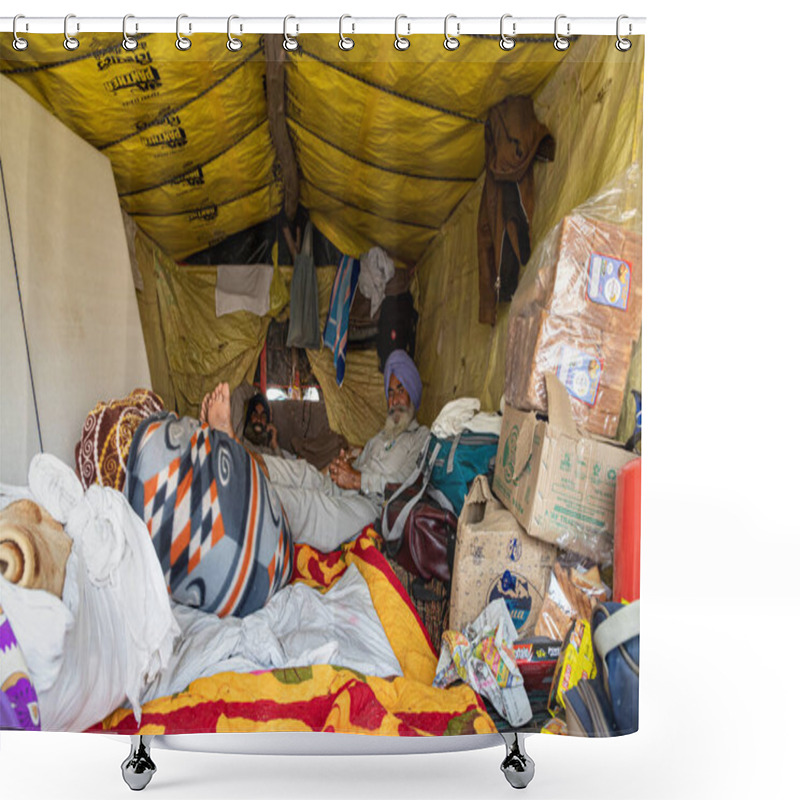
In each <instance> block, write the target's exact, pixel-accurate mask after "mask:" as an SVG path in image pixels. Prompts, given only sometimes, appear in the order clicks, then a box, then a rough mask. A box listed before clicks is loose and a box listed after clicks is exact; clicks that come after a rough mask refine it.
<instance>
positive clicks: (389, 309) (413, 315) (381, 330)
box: [377, 292, 419, 372]
mask: <svg viewBox="0 0 800 800" xmlns="http://www.w3.org/2000/svg"><path fill="white" fill-rule="evenodd" d="M418 319H419V314H418V313H417V310H416V309H415V308H414V299H413V298H412V297H411V292H403V293H402V294H395V295H388V296H387V297H384V298H383V303H381V311H380V318H379V319H378V342H377V345H378V360H379V361H380V370H381V372H383V367H384V364H385V363H386V359H387V358H389V354H390V353H391V352H392V350H405V351H406V353H408V354H409V355H410V356H411V358H414V348H415V347H416V343H417V320H418Z"/></svg>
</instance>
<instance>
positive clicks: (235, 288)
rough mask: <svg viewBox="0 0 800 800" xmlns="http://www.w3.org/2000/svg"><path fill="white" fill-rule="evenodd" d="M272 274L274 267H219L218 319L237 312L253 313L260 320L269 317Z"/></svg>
mask: <svg viewBox="0 0 800 800" xmlns="http://www.w3.org/2000/svg"><path fill="white" fill-rule="evenodd" d="M272 273H273V267H272V265H271V264H226V265H224V266H219V267H217V287H216V292H215V300H216V311H217V316H218V317H221V316H223V315H224V314H233V313H235V312H237V311H250V312H251V313H252V314H257V315H258V316H259V317H263V316H265V315H266V314H268V313H269V306H270V301H269V292H270V285H271V284H272Z"/></svg>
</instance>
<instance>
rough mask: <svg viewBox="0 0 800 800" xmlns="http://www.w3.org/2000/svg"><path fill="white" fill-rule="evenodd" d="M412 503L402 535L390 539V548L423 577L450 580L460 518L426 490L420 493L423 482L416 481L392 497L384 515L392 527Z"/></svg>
mask: <svg viewBox="0 0 800 800" xmlns="http://www.w3.org/2000/svg"><path fill="white" fill-rule="evenodd" d="M417 495H419V496H418V497H417ZM409 503H413V505H412V506H411V509H410V511H408V516H407V517H406V520H405V524H404V525H403V535H402V537H401V539H400V541H399V542H387V550H388V551H389V554H390V555H392V557H393V558H394V559H395V560H396V561H397V562H398V563H399V564H400V566H401V567H403V568H404V569H406V570H408V571H409V572H410V573H412V574H413V575H418V576H419V577H420V578H422V580H423V581H429V580H431V579H432V578H435V579H436V580H439V581H441V582H442V583H446V584H447V583H449V582H450V575H451V570H452V565H453V555H454V553H455V546H456V530H457V528H458V518H457V517H456V515H455V514H454V513H453V512H452V511H448V510H447V509H445V508H443V507H442V506H441V505H440V504H439V503H438V502H437V501H436V500H435V499H434V498H432V497H431V496H430V495H428V493H427V492H425V491H423V492H422V493H421V494H420V484H419V482H416V483H414V484H412V485H410V486H408V487H407V488H405V489H403V491H401V492H400V493H399V494H396V495H394V496H393V497H392V498H391V500H390V501H389V504H388V507H387V509H386V515H385V522H386V524H387V525H388V527H389V528H391V527H392V526H394V524H395V521H396V520H397V518H398V516H399V515H400V513H401V512H402V511H403V510H404V509H405V508H406V506H407V505H408V504H409Z"/></svg>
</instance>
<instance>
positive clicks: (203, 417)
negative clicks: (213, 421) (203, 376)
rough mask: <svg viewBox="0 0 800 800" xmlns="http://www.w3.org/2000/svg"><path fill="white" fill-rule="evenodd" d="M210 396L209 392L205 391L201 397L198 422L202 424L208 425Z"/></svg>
mask: <svg viewBox="0 0 800 800" xmlns="http://www.w3.org/2000/svg"><path fill="white" fill-rule="evenodd" d="M210 397H211V392H207V393H206V396H205V397H204V398H203V402H202V403H201V404H200V422H202V423H203V425H208V401H209V398H210Z"/></svg>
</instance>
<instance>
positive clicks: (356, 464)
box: [204, 350, 429, 552]
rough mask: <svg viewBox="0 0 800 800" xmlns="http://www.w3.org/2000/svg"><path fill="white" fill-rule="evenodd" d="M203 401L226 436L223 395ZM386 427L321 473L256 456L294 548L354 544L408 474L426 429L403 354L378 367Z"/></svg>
mask: <svg viewBox="0 0 800 800" xmlns="http://www.w3.org/2000/svg"><path fill="white" fill-rule="evenodd" d="M219 388H220V387H217V389H215V390H214V392H212V393H211V394H210V395H209V400H208V403H206V401H205V400H204V408H205V409H206V410H207V414H206V419H207V421H208V422H209V424H210V425H211V426H212V427H214V428H217V429H219V430H222V431H223V432H225V433H228V434H229V435H230V436H233V428H232V426H231V425H230V394H229V392H228V393H226V392H223V391H220V390H219ZM384 388H385V391H386V404H387V409H388V410H387V415H386V423H385V425H384V427H383V429H382V430H381V431H379V432H378V433H377V434H376V435H375V436H373V437H372V438H371V439H370V440H369V441H368V442H367V443H366V445H365V446H364V449H363V450H362V451H361V453H360V454H359V455H358V457H357V458H355V459H354V460H352V461H351V460H350V459H349V458H348V457H347V454H346V453H345V452H344V451H341V452H340V453H339V456H338V457H337V458H336V459H334V460H333V461H332V462H331V464H330V466H329V468H328V474H323V473H321V472H320V471H319V470H317V469H316V468H315V467H314V466H312V465H311V464H309V463H308V462H307V461H305V460H303V459H297V460H292V459H281V458H276V457H273V456H269V455H264V456H262V458H263V460H264V464H265V466H266V468H267V470H268V472H269V480H270V484H271V485H272V487H273V488H274V489H275V491H276V493H277V494H278V497H279V499H280V501H281V505H282V506H283V510H284V514H285V518H286V520H287V522H288V524H289V528H290V530H291V532H292V539H293V541H294V542H295V543H296V544H309V545H311V546H312V547H314V548H316V549H317V550H321V551H323V552H330V551H331V550H336V549H338V548H339V547H341V545H342V544H343V543H344V542H346V541H348V540H350V539H353V538H355V537H356V536H357V535H358V534H359V533H360V532H361V531H362V529H363V528H364V527H365V526H367V525H371V524H374V523H375V522H376V521H377V519H378V518H379V517H380V514H381V510H382V506H383V501H384V492H385V489H386V485H387V484H396V483H402V482H403V481H405V479H406V478H408V477H409V476H410V475H411V473H412V472H413V471H414V467H415V466H416V462H417V457H418V456H419V454H420V451H421V450H422V449H423V448H424V447H425V443H426V442H427V440H428V433H429V431H428V428H427V427H425V426H424V425H420V424H419V423H418V422H417V419H416V415H417V410H418V409H419V404H420V401H421V400H422V380H421V379H420V376H419V372H418V371H417V368H416V366H415V365H414V362H413V361H412V359H411V357H410V356H409V355H408V353H406V352H405V350H394V351H393V352H392V353H390V355H389V357H388V358H387V359H386V364H385V366H384Z"/></svg>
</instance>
